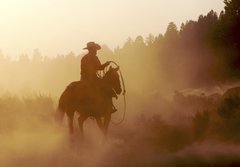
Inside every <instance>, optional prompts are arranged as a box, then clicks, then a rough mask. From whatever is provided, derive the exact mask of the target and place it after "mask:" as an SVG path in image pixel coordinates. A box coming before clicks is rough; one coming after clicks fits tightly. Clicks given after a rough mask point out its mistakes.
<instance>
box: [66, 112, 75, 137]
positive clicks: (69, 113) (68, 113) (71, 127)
mask: <svg viewBox="0 0 240 167" xmlns="http://www.w3.org/2000/svg"><path fill="white" fill-rule="evenodd" d="M67 116H68V127H69V133H70V134H71V135H72V134H73V116H74V112H73V111H69V112H67Z"/></svg>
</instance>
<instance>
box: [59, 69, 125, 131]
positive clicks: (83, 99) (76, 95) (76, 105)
mask: <svg viewBox="0 0 240 167" xmlns="http://www.w3.org/2000/svg"><path fill="white" fill-rule="evenodd" d="M91 86H93V85H91ZM112 92H115V93H116V94H118V95H119V94H120V93H121V92H122V89H121V84H120V79H119V74H118V68H112V67H110V68H109V70H108V71H107V72H106V74H105V75H104V76H103V77H102V79H99V83H98V85H95V88H94V87H90V86H89V84H87V83H85V82H84V81H75V82H72V83H70V84H69V85H68V86H67V88H66V89H65V90H64V92H63V93H62V95H61V96H60V99H59V104H58V118H59V119H60V120H62V118H63V116H64V113H66V115H67V117H68V125H69V131H70V133H71V134H72V133H73V117H74V113H75V112H78V113H79V114H80V116H79V118H78V123H79V127H80V131H81V134H82V135H83V123H84V121H85V120H86V119H87V118H89V117H93V118H95V119H96V121H97V124H98V126H99V128H100V129H101V130H102V132H103V133H104V135H106V134H107V130H108V126H109V123H110V120H111V114H112V98H113V96H112Z"/></svg>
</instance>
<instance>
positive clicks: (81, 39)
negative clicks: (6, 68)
mask: <svg viewBox="0 0 240 167" xmlns="http://www.w3.org/2000/svg"><path fill="white" fill-rule="evenodd" d="M223 8H224V3H223V0H0V50H1V51H2V52H3V53H4V54H5V55H8V56H10V57H13V58H14V57H17V56H19V55H20V54H22V53H27V54H29V55H31V54H32V51H33V49H35V48H39V49H40V50H41V52H42V53H43V55H47V56H56V55H57V54H58V53H62V54H67V53H69V52H70V51H73V52H75V53H81V52H82V48H83V47H84V46H85V43H86V42H88V41H96V42H99V43H100V44H107V45H109V46H110V47H111V48H114V47H116V46H117V45H120V46H121V45H122V44H123V43H124V42H125V41H126V39H127V38H128V37H129V36H130V37H132V38H135V37H136V36H137V35H142V36H143V37H146V36H147V35H148V34H149V33H152V34H153V35H158V34H159V33H164V32H165V30H166V27H167V25H168V23H169V22H171V21H173V22H175V23H176V24H177V26H178V27H179V26H180V25H181V23H182V22H185V21H186V20H190V19H192V20H197V18H198V16H199V15H200V14H207V12H209V11H210V10H211V9H213V10H215V11H217V12H218V13H219V12H220V11H221V10H223Z"/></svg>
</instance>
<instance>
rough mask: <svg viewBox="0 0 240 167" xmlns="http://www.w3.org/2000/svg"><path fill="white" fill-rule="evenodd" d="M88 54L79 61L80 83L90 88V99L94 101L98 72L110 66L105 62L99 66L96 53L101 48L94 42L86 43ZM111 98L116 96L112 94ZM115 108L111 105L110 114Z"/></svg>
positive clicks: (97, 84)
mask: <svg viewBox="0 0 240 167" xmlns="http://www.w3.org/2000/svg"><path fill="white" fill-rule="evenodd" d="M83 49H87V50H88V53H87V54H86V55H85V56H83V58H82V59H81V81H83V82H84V83H87V85H88V87H90V89H91V90H90V92H91V93H90V94H91V95H92V96H91V97H92V98H91V99H93V100H96V96H97V95H96V92H98V90H97V89H98V88H99V83H100V78H98V76H97V71H98V70H104V68H105V67H107V66H108V65H109V64H110V61H107V62H106V63H104V64H101V62H100V61H99V59H98V57H97V51H98V50H100V49H101V46H100V45H99V44H97V43H95V42H88V43H87V47H85V48H83ZM112 97H117V95H116V94H115V93H114V92H112ZM115 111H116V108H115V107H114V106H113V104H112V112H115Z"/></svg>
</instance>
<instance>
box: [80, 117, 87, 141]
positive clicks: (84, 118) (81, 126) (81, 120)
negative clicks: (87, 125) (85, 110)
mask: <svg viewBox="0 0 240 167" xmlns="http://www.w3.org/2000/svg"><path fill="white" fill-rule="evenodd" d="M86 119H87V116H86V115H85V114H81V115H80V116H79V117H78V125H79V128H80V133H81V137H82V138H83V123H84V121H85V120H86Z"/></svg>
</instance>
